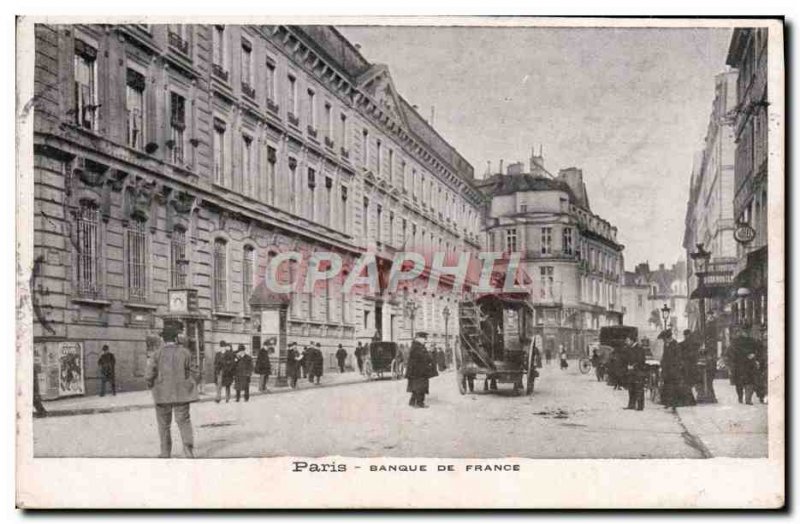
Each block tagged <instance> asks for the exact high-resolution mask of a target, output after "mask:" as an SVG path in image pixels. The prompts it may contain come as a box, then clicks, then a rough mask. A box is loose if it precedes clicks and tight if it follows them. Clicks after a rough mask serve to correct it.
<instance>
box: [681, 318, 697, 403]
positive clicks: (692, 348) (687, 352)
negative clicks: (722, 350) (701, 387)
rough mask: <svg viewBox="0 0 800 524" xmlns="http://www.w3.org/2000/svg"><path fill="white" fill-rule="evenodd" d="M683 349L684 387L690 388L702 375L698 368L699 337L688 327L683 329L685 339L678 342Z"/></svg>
mask: <svg viewBox="0 0 800 524" xmlns="http://www.w3.org/2000/svg"><path fill="white" fill-rule="evenodd" d="M678 345H679V346H680V349H681V363H682V366H683V381H684V387H686V388H688V389H689V394H691V388H692V387H694V386H695V385H697V384H698V383H699V382H700V375H699V373H698V369H697V360H698V356H699V355H698V347H697V337H695V336H694V335H693V334H692V332H691V331H690V330H688V329H685V330H683V341H682V342H681V343H680V344H678Z"/></svg>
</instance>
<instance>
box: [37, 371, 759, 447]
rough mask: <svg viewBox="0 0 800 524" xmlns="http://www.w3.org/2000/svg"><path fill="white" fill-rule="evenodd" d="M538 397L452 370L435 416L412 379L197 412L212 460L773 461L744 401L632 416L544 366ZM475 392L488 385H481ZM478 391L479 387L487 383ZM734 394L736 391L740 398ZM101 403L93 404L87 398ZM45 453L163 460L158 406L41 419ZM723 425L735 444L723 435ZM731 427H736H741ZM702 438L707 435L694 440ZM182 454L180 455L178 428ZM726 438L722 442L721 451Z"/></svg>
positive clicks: (207, 406)
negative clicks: (494, 387) (417, 401)
mask: <svg viewBox="0 0 800 524" xmlns="http://www.w3.org/2000/svg"><path fill="white" fill-rule="evenodd" d="M540 372H541V377H540V379H538V380H537V383H536V392H535V394H534V395H533V396H532V397H514V396H512V395H511V394H510V391H508V392H507V393H508V394H505V393H506V392H504V391H501V392H500V393H498V394H485V393H483V392H477V393H475V394H471V395H470V394H468V395H464V396H462V395H460V394H459V393H458V389H457V387H456V377H455V374H454V373H452V372H446V373H444V374H442V375H441V376H440V377H438V378H436V379H434V380H433V381H432V383H431V392H432V394H431V395H430V409H411V408H409V407H408V405H407V394H406V393H405V381H390V380H385V381H377V382H366V381H365V382H363V383H355V384H345V385H338V386H334V387H328V388H319V389H316V388H306V389H304V390H299V391H293V392H287V393H281V394H273V395H265V396H258V397H254V398H251V400H250V402H249V403H243V402H242V403H235V402H233V401H231V403H229V404H225V403H224V401H223V403H222V404H215V403H213V402H203V403H198V404H195V405H193V407H192V420H193V423H194V428H195V438H196V446H197V454H198V456H199V457H203V458H218V457H271V456H286V455H293V456H310V457H319V456H329V455H344V456H356V457H373V456H394V457H457V458H469V457H475V458H478V457H480V458H492V457H526V458H708V457H710V456H746V457H756V456H766V452H767V438H766V436H767V429H766V428H767V410H766V406H764V405H754V406H746V405H739V404H738V403H736V404H732V403H730V402H731V400H733V401H734V402H735V400H736V399H735V394H733V392H732V387H731V386H730V385H729V384H728V383H727V381H718V386H717V389H718V391H719V396H720V399H721V402H723V403H724V404H718V405H713V406H696V407H691V408H680V409H679V410H678V412H677V413H676V412H672V411H671V410H666V409H664V408H663V407H662V406H659V405H653V404H648V405H647V406H646V408H645V410H644V411H643V412H636V411H627V410H623V409H622V408H623V407H624V406H625V404H626V401H627V395H626V392H625V391H621V390H620V391H614V390H613V389H612V388H611V387H609V386H607V385H606V384H604V383H598V382H597V381H596V380H595V379H594V376H593V375H592V374H589V375H581V374H579V373H578V371H577V369H576V366H575V365H574V364H573V365H571V367H570V369H569V370H568V371H566V372H562V371H560V370H558V369H557V367H556V366H555V365H552V366H549V367H548V366H545V367H544V368H543V369H542V370H540ZM476 386H480V384H479V383H476ZM477 389H480V387H478V388H477ZM728 390H731V391H730V392H729V391H728ZM88 400H91V399H87V401H88ZM34 424H35V431H34V435H35V439H34V445H35V453H36V456H38V457H53V456H78V457H154V456H156V455H157V453H158V437H157V432H156V427H155V414H154V411H153V410H152V409H137V410H133V411H123V412H112V413H100V414H94V415H75V416H62V417H54V418H45V419H37V420H35V421H34ZM720 428H725V429H724V431H725V432H727V433H725V438H724V439H720V434H721V431H723V430H721V429H720ZM731 428H733V429H734V430H735V431H733V430H732V429H731ZM695 432H697V433H695ZM173 439H174V440H175V441H176V442H175V444H174V453H175V455H176V456H181V453H180V449H181V448H180V445H179V438H178V432H177V428H174V427H173ZM723 441H724V443H723Z"/></svg>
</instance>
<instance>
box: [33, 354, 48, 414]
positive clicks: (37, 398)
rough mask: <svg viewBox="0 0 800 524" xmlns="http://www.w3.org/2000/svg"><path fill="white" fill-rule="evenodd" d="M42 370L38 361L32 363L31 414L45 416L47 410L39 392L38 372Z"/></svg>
mask: <svg viewBox="0 0 800 524" xmlns="http://www.w3.org/2000/svg"><path fill="white" fill-rule="evenodd" d="M41 372H42V366H41V364H39V363H38V362H34V363H33V409H34V412H33V416H34V417H35V418H41V417H46V416H47V410H46V409H45V407H44V404H42V395H41V393H40V392H39V373H41Z"/></svg>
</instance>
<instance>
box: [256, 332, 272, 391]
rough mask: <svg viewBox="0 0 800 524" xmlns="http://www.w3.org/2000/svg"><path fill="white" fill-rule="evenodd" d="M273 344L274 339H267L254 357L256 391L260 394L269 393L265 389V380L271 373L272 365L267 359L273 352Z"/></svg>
mask: <svg viewBox="0 0 800 524" xmlns="http://www.w3.org/2000/svg"><path fill="white" fill-rule="evenodd" d="M274 344H275V340H274V339H269V340H268V341H266V342H264V345H263V346H261V349H259V350H258V354H257V355H256V367H255V372H256V374H257V375H258V390H259V391H260V392H262V393H264V392H267V393H269V389H267V380H268V379H269V375H270V373H272V363H271V362H270V360H269V358H270V355H272V354H273V353H274V352H275V347H274Z"/></svg>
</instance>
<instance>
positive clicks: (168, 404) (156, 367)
mask: <svg viewBox="0 0 800 524" xmlns="http://www.w3.org/2000/svg"><path fill="white" fill-rule="evenodd" d="M165 337H175V340H174V341H169V342H167V343H166V344H164V346H163V347H161V348H160V349H157V350H156V351H155V352H154V353H153V356H152V358H151V359H150V361H149V362H148V366H147V372H146V373H145V381H146V382H147V387H148V388H150V389H151V390H152V392H153V402H154V403H155V406H156V422H157V423H158V436H159V438H160V440H161V453H160V454H159V457H160V458H170V456H171V455H172V435H171V426H172V416H173V414H174V415H175V422H177V424H178V430H179V431H180V433H181V440H182V441H183V450H184V456H186V458H194V434H193V431H192V420H191V415H190V412H189V405H190V403H191V402H194V401H196V400H197V381H198V380H199V378H200V374H199V372H198V369H197V366H196V364H195V363H194V362H193V361H192V355H191V353H190V352H189V350H188V349H186V346H185V336H184V335H183V334H178V335H177V336H176V335H175V334H174V333H165Z"/></svg>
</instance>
